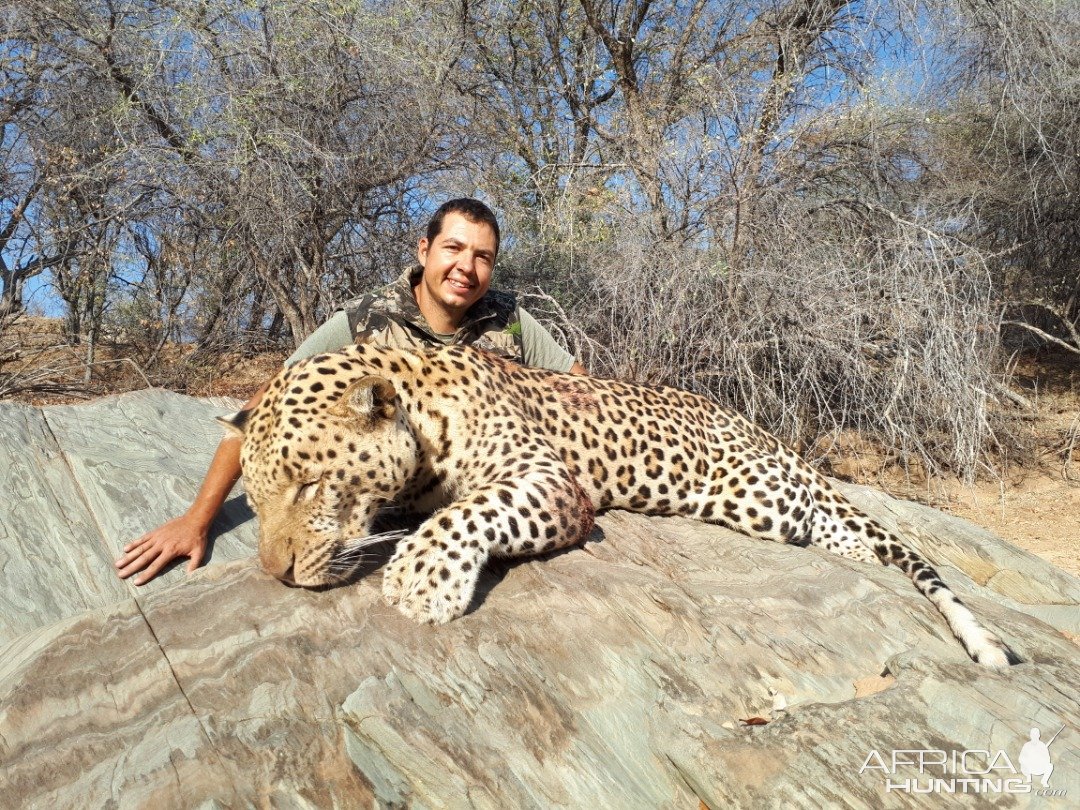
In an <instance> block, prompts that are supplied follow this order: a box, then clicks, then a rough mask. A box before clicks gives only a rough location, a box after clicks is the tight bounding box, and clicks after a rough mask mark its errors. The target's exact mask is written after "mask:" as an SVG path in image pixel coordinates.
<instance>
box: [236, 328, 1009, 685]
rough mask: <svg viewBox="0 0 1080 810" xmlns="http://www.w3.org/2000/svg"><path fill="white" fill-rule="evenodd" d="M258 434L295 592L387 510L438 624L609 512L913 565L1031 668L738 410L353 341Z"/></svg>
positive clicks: (297, 386) (340, 566) (983, 639)
mask: <svg viewBox="0 0 1080 810" xmlns="http://www.w3.org/2000/svg"><path fill="white" fill-rule="evenodd" d="M220 421H221V422H222V424H224V425H225V426H226V427H227V428H228V429H229V430H231V431H233V432H235V433H238V434H240V435H241V436H242V443H241V450H240V461H241V469H242V473H243V477H244V481H245V490H246V494H247V497H248V499H249V501H250V502H251V504H252V507H253V509H254V512H255V514H256V516H257V518H258V523H259V546H258V556H259V562H260V565H261V567H262V568H263V569H264V570H265V571H266V572H267V573H268V574H271V575H273V576H274V577H276V578H277V579H279V580H281V581H282V582H285V583H287V584H289V585H292V586H300V587H305V588H322V587H331V586H335V585H340V584H342V583H345V582H347V581H349V579H350V577H352V576H353V574H354V573H355V571H356V569H357V566H358V565H359V563H358V560H359V559H361V558H362V557H358V555H357V553H356V551H357V549H358V548H362V547H364V546H366V545H367V544H369V543H371V542H373V540H372V538H376V539H377V538H379V537H380V535H378V534H372V527H373V526H374V525H375V522H376V519H377V517H378V516H379V514H380V512H381V511H383V510H385V509H387V508H394V509H400V510H404V511H407V512H415V513H418V514H420V515H426V517H424V518H423V519H422V521H421V522H420V523H419V524H418V525H416V526H415V529H414V530H413V531H411V532H410V533H408V534H403V535H398V537H399V539H397V541H396V546H395V547H394V551H393V553H392V556H391V557H390V559H389V561H388V562H387V563H386V565H385V568H384V572H383V580H382V583H383V584H382V592H383V595H384V597H385V599H386V600H387V601H388V602H389V603H390V604H392V605H395V606H397V608H398V609H399V610H400V611H401V612H402V613H404V614H405V615H406V616H408V617H410V618H411V619H414V620H416V621H418V622H422V623H427V624H433V625H438V624H443V623H446V622H449V621H451V620H453V619H456V618H458V617H460V616H462V615H463V614H465V613H466V612H467V611H468V609H469V607H470V605H471V603H472V601H473V599H474V596H475V593H476V589H477V583H478V580H479V576H480V572H481V570H482V569H483V567H484V566H485V564H486V563H487V562H488V561H489V560H490V559H492V558H517V557H523V556H529V555H539V554H545V553H547V552H553V551H555V550H557V549H565V548H568V547H570V546H574V545H576V544H579V543H582V542H583V541H585V539H586V538H587V537H589V535H590V533H591V532H592V530H593V525H594V517H595V515H596V514H597V513H598V512H601V511H604V510H609V509H622V510H628V511H632V512H640V513H645V514H650V515H662V516H682V517H686V518H692V519H696V520H700V521H705V522H710V523H716V524H720V525H723V526H726V527H728V528H730V529H734V530H735V531H737V532H741V533H742V534H744V535H748V536H750V537H752V538H757V539H760V540H768V541H772V542H776V543H784V544H789V545H794V546H802V547H813V548H816V549H820V550H822V551H824V552H827V553H830V554H834V555H838V556H839V557H842V558H846V559H848V560H853V561H856V562H858V563H873V564H883V565H890V564H891V565H893V566H895V567H897V568H899V569H900V570H901V571H902V572H903V573H904V574H905V575H907V576H908V577H909V578H910V579H911V581H912V582H913V583H914V585H915V587H916V588H917V589H918V591H920V592H921V593H922V594H923V595H924V596H925V597H926V598H927V599H928V600H929V601H930V602H931V603H932V604H933V605H934V607H936V608H937V610H938V612H939V613H940V614H941V616H942V617H943V618H944V620H945V622H946V624H947V625H948V627H949V629H950V630H951V631H952V633H953V635H954V636H955V637H956V638H957V639H958V640H959V642H960V643H961V645H962V646H963V647H964V649H965V650H966V652H967V654H968V655H969V656H970V657H971V658H972V659H973V660H974V661H975V662H977V663H979V664H982V665H985V666H988V667H996V668H1004V667H1007V666H1009V665H1012V664H1016V663H1020V662H1021V659H1020V657H1019V656H1018V655H1017V654H1016V653H1015V652H1014V651H1013V650H1012V649H1011V648H1010V647H1009V646H1008V645H1007V644H1005V643H1004V642H1003V641H1002V640H1001V639H1000V638H999V637H998V636H997V635H995V634H994V633H993V632H991V631H989V630H987V629H986V628H985V627H983V625H981V624H980V623H979V621H978V620H977V619H976V617H975V616H974V615H973V614H972V612H971V611H970V610H969V609H968V607H967V606H966V605H965V604H964V603H963V602H962V601H961V600H960V599H959V598H958V597H957V596H956V595H955V593H954V592H953V591H952V590H951V589H950V588H949V587H948V586H947V585H946V584H945V582H944V581H943V580H942V578H941V577H940V576H939V574H938V572H937V571H936V570H935V569H934V568H933V567H932V566H931V565H930V563H928V562H927V561H926V559H924V558H923V556H921V555H920V554H919V553H917V552H916V551H915V550H914V549H913V548H911V547H910V545H909V544H907V543H906V542H905V541H904V540H903V539H902V538H901V537H900V536H899V535H898V534H897V533H895V532H893V531H891V530H889V529H887V528H885V527H884V526H883V525H882V524H881V523H880V522H879V521H877V520H875V519H873V518H872V517H870V516H868V515H867V514H865V513H864V512H863V511H862V510H860V509H859V508H858V507H856V506H855V505H854V504H852V503H851V502H850V501H849V500H848V499H847V498H846V497H845V496H844V495H843V494H841V493H840V492H839V491H838V490H837V489H836V488H835V487H834V486H833V485H832V484H831V483H830V482H829V480H828V479H827V478H826V477H825V476H824V475H823V474H821V473H820V472H819V471H818V470H817V469H815V468H814V467H813V466H811V465H810V464H809V463H808V462H806V461H804V460H803V459H802V458H801V457H800V456H799V455H798V454H797V453H796V452H795V451H794V450H792V449H790V448H789V447H788V446H787V445H785V444H784V443H783V442H782V441H780V440H779V439H778V438H776V437H775V436H774V435H772V434H771V433H769V432H767V431H766V430H764V429H762V428H761V427H759V426H757V425H755V424H754V423H753V422H751V421H749V420H748V419H746V418H745V417H743V416H742V415H740V414H739V413H737V412H736V411H734V410H730V409H728V408H725V407H723V406H721V405H719V404H717V403H716V402H714V401H713V400H711V399H709V398H707V397H705V396H702V395H699V394H695V393H692V392H689V391H685V390H681V389H678V388H671V387H665V386H657V385H647V384H640V383H634V382H628V381H623V380H616V379H604V378H600V377H596V376H588V375H576V374H569V373H559V372H554V371H548V370H542V369H535V368H528V367H524V366H521V365H517V364H515V363H514V362H512V361H510V360H507V359H504V358H500V357H498V356H496V355H494V354H490V353H487V352H484V351H482V350H480V349H477V348H474V347H471V346H460V345H459V346H449V347H439V348H434V349H426V350H401V349H396V348H392V347H388V346H382V345H374V344H370V343H358V344H355V345H349V346H346V347H344V348H343V349H341V350H340V351H337V352H332V353H328V354H320V355H316V356H314V357H311V358H309V359H307V360H304V361H301V362H299V363H296V364H295V365H293V366H291V367H288V368H286V369H283V370H282V371H281V372H280V373H279V374H278V375H277V376H275V377H274V379H273V380H272V381H271V382H270V384H269V386H268V388H267V390H266V392H265V393H264V395H263V396H262V398H261V400H259V402H258V403H257V404H256V405H254V406H253V407H251V408H249V409H247V410H242V411H240V412H238V413H236V414H233V415H231V416H229V417H223V418H221V419H220Z"/></svg>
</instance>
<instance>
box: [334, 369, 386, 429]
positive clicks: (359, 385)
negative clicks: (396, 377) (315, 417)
mask: <svg viewBox="0 0 1080 810" xmlns="http://www.w3.org/2000/svg"><path fill="white" fill-rule="evenodd" d="M397 405H398V396H397V391H395V390H394V386H393V384H392V383H391V382H390V381H389V380H387V379H386V378H384V377H374V376H371V375H368V376H367V377H362V378H360V379H359V380H357V381H356V382H354V383H353V384H352V385H350V386H349V387H348V388H347V389H345V392H344V393H343V394H342V395H341V399H340V400H338V402H337V404H336V405H334V407H332V408H331V409H330V412H331V413H334V414H337V415H338V416H344V417H347V418H351V419H360V420H365V421H366V420H371V419H393V418H394V414H395V413H397Z"/></svg>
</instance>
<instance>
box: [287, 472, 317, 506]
mask: <svg viewBox="0 0 1080 810" xmlns="http://www.w3.org/2000/svg"><path fill="white" fill-rule="evenodd" d="M321 483H322V479H321V478H320V479H319V480H318V481H312V482H311V483H308V484H304V485H303V486H301V487H300V488H299V489H298V490H296V495H295V496H293V503H299V502H300V501H310V500H314V498H315V496H316V495H318V494H319V484H321Z"/></svg>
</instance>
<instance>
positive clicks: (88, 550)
mask: <svg viewBox="0 0 1080 810" xmlns="http://www.w3.org/2000/svg"><path fill="white" fill-rule="evenodd" d="M228 409H229V407H228V406H227V405H223V404H221V403H207V402H198V401H195V400H190V399H188V398H184V397H179V396H177V395H171V394H166V393H163V392H142V393H139V394H134V395H124V396H121V397H117V398H111V399H108V400H101V401H98V402H95V403H92V404H88V405H81V406H70V407H53V408H45V409H32V408H25V407H21V406H15V405H0V486H3V487H4V491H7V492H10V493H12V496H11V497H9V498H8V499H5V500H4V502H3V503H2V504H0V563H2V564H0V633H2V634H3V635H2V636H0V639H2V640H0V796H2V797H3V800H2V802H0V804H3V806H5V807H7V806H11V807H41V808H54V807H83V806H87V807H103V806H112V807H147V806H154V807H178V808H180V807H183V808H186V807H249V806H258V807H293V806H299V807H336V806H344V807H353V806H377V807H426V808H439V807H448V808H457V807H493V808H495V807H497V808H502V807H523V808H528V807H535V808H548V807H596V806H604V807H620V808H622V807H626V808H637V807H640V808H657V807H672V808H676V807H678V808H684V807H698V806H700V804H701V803H703V804H704V805H705V806H707V807H712V808H722V807H753V808H757V807H792V806H807V807H811V806H812V807H823V806H835V807H922V806H927V804H928V802H929V800H928V797H927V796H926V795H919V794H915V793H911V792H905V791H904V790H902V789H898V788H897V785H904V784H908V786H909V789H910V780H915V787H916V788H921V787H925V786H927V785H929V786H930V787H931V788H934V789H935V790H936V791H937V793H936V794H935V795H934V797H933V801H932V802H929V803H932V804H934V805H935V806H937V805H941V806H973V807H974V806H1002V807H1013V806H1036V805H1038V806H1042V805H1048V806H1062V807H1066V806H1075V805H1074V804H1072V803H1073V802H1075V801H1076V798H1077V797H1078V796H1080V782H1078V779H1080V756H1078V754H1077V751H1078V747H1080V746H1078V740H1080V737H1078V734H1080V730H1078V722H1077V721H1078V712H1077V705H1078V698H1080V694H1078V686H1077V685H1078V684H1080V665H1078V663H1080V662H1078V656H1077V647H1076V645H1075V643H1074V641H1075V639H1076V638H1077V636H1078V635H1080V583H1078V582H1077V580H1076V579H1074V578H1072V577H1070V576H1068V575H1067V574H1064V573H1063V572H1060V571H1058V570H1057V569H1054V568H1053V567H1052V566H1050V565H1049V564H1047V563H1044V562H1042V561H1040V560H1038V559H1037V558H1034V557H1032V556H1031V555H1028V554H1026V553H1024V552H1022V551H1019V550H1017V549H1014V548H1012V547H1010V546H1008V545H1007V544H1005V543H1003V542H1002V541H1000V540H998V539H996V538H994V537H993V536H991V535H989V534H988V533H986V532H984V531H982V530H981V529H978V528H976V527H974V526H972V525H971V524H969V523H966V522H964V521H962V520H959V519H956V518H951V517H948V516H946V515H943V514H941V513H939V512H936V511H934V510H931V509H927V508H925V507H921V506H918V505H915V504H910V503H904V502H899V501H895V500H892V499H889V498H887V497H886V496H883V495H881V494H880V493H876V492H874V491H872V490H866V489H862V488H853V487H848V488H846V490H847V492H848V494H849V496H850V497H852V499H853V500H855V501H857V502H858V503H859V504H860V505H861V506H862V507H863V508H865V509H866V510H867V511H869V512H871V513H873V514H874V515H875V516H876V517H879V518H880V519H882V520H883V521H886V522H891V523H892V524H893V525H894V526H895V527H897V528H898V529H899V530H900V531H902V532H903V533H904V534H905V536H907V537H908V538H909V540H910V542H911V543H912V544H913V545H914V546H916V547H917V548H919V549H920V550H921V551H922V552H923V553H924V554H925V555H926V556H927V557H929V558H930V559H931V560H932V561H933V562H934V563H935V564H937V565H938V566H939V568H940V570H941V572H942V574H943V576H944V577H945V578H946V579H947V580H948V582H949V583H950V584H951V585H952V586H953V588H954V589H955V590H956V591H957V592H958V593H959V594H960V595H961V597H962V598H964V599H965V601H967V602H968V603H969V604H970V605H971V607H972V609H973V610H974V611H975V612H976V613H977V614H978V615H979V616H980V618H982V619H983V620H984V621H985V622H986V623H988V624H990V625H993V626H994V627H996V628H997V629H999V630H1000V631H1001V633H1002V635H1003V636H1004V637H1005V638H1006V640H1007V641H1008V642H1009V643H1010V644H1012V645H1013V646H1014V648H1015V649H1017V650H1018V651H1020V652H1021V653H1022V654H1023V655H1024V656H1025V657H1026V659H1027V661H1028V663H1025V664H1023V665H1021V666H1018V667H1013V668H1011V669H1009V670H1007V671H1004V672H994V671H989V670H986V669H983V668H980V667H978V666H977V665H975V664H973V663H971V662H970V661H969V660H968V659H967V657H966V656H965V655H964V653H963V651H962V649H961V648H960V646H959V645H958V644H957V643H956V642H955V640H953V639H952V637H951V636H950V635H949V633H948V630H947V628H946V627H945V624H944V622H943V621H942V620H941V618H940V616H938V615H937V613H936V612H935V611H934V609H933V608H932V606H931V605H930V604H929V603H928V602H926V600H924V599H923V598H922V597H921V596H920V595H919V594H918V593H917V592H916V591H915V589H914V588H913V587H912V585H911V583H910V582H908V581H907V580H906V579H905V578H904V577H903V576H902V575H900V573H899V572H898V571H896V570H895V569H884V568H880V567H876V566H868V565H862V564H858V563H853V562H849V561H845V560H841V559H838V558H835V557H831V556H826V555H823V554H820V553H818V552H816V551H814V550H806V549H798V548H791V547H782V546H775V545H771V544H765V543H760V542H756V541H753V540H750V539H748V538H745V537H742V536H740V535H737V534H734V533H732V532H729V531H726V530H724V529H722V528H719V527H715V526H708V525H704V524H700V523H695V522H692V521H686V520H681V519H671V518H649V517H643V516H639V515H630V514H627V513H622V512H612V513H609V514H607V515H604V516H602V517H601V518H600V519H599V521H598V528H597V530H596V532H594V534H593V536H592V537H591V538H590V541H589V542H587V543H586V544H585V545H584V546H582V547H579V548H574V549H571V550H568V551H565V552H562V553H557V554H553V555H548V556H547V557H544V558H537V559H532V560H527V561H523V562H518V563H514V564H495V565H493V566H491V568H490V570H489V571H488V572H486V573H485V575H484V578H483V580H482V587H481V594H480V595H479V596H478V599H477V601H476V603H475V604H474V607H473V609H472V610H471V612H470V613H469V614H468V615H466V616H465V617H464V618H462V619H460V620H458V621H456V622H453V623H451V624H450V625H447V626H444V627H438V628H430V627H419V626H416V625H414V624H412V623H411V622H409V621H408V620H406V619H405V618H403V617H402V616H400V615H399V614H398V613H397V612H396V611H395V610H393V609H392V608H390V607H388V606H386V605H385V604H384V603H383V602H382V600H381V597H380V583H379V577H378V572H377V570H376V569H377V566H378V564H379V563H380V560H379V559H378V558H375V559H373V560H372V563H371V565H370V566H369V572H368V573H367V575H366V576H363V577H362V578H360V579H359V580H358V581H357V582H356V583H355V584H352V585H349V586H345V587H340V588H334V589H329V590H324V591H305V590H301V589H291V588H287V587H285V586H283V585H281V584H280V583H278V582H276V581H275V580H273V579H271V578H269V577H267V576H265V575H264V574H262V573H261V572H260V571H259V570H258V568H257V566H256V564H255V561H254V559H253V558H252V556H251V555H252V551H253V549H254V546H255V537H256V533H255V528H254V525H253V523H254V521H253V520H252V519H250V517H249V513H247V512H246V510H245V508H244V507H243V504H242V502H241V501H240V500H239V498H237V499H234V500H233V501H232V502H230V509H229V513H228V515H227V516H226V520H225V521H223V522H222V524H221V525H220V526H219V527H218V534H217V536H216V538H215V542H214V546H213V548H212V550H211V556H210V560H209V564H208V565H207V566H206V567H205V568H203V569H201V570H200V571H199V572H197V573H196V574H194V575H191V576H186V575H184V573H183V568H182V566H178V567H177V568H175V569H174V570H173V571H171V572H170V573H168V574H167V575H166V576H165V577H163V578H161V579H160V580H159V581H156V582H155V583H151V584H150V585H148V586H144V587H143V588H134V587H133V586H130V585H128V584H126V583H121V582H120V581H119V580H117V579H116V577H115V574H114V573H113V569H112V562H111V561H112V559H113V557H114V556H115V555H116V554H118V553H119V549H120V547H121V546H122V545H123V544H124V542H126V541H127V540H128V539H131V537H133V536H137V535H138V534H141V533H142V532H143V531H146V530H147V529H149V528H151V527H152V526H153V525H156V524H157V523H159V522H160V521H161V520H163V519H165V518H166V517H168V516H170V515H171V514H174V513H176V512H178V511H179V510H180V509H182V508H183V507H184V506H185V505H186V503H187V502H188V501H189V500H190V498H191V496H192V495H193V494H194V491H195V489H196V488H197V486H198V483H199V481H200V480H201V477H202V474H203V472H204V471H205V467H206V464H207V463H208V461H209V458H210V455H211V453H212V451H213V446H214V445H215V444H216V442H217V439H218V438H219V437H220V431H219V429H218V428H216V427H215V426H214V425H213V423H212V422H211V420H210V417H211V416H212V415H213V414H216V413H223V412H225V411H226V410H228ZM781 704H783V705H782V706H781ZM774 706H777V707H779V708H776V709H774ZM753 718H760V719H761V720H767V721H768V722H767V724H764V725H747V724H745V723H744V722H743V721H746V720H751V719H753ZM1062 727H1064V731H1062V732H1061V734H1060V735H1059V737H1058V738H1057V740H1055V742H1054V743H1053V745H1052V747H1051V749H1050V751H1051V755H1052V757H1053V761H1054V765H1055V770H1054V773H1053V775H1052V777H1051V780H1050V787H1051V788H1052V789H1053V791H1054V792H1055V795H1052V796H1037V795H1035V792H1034V791H1036V790H1038V789H1039V788H1041V785H1040V784H1039V782H1038V780H1037V779H1036V782H1035V785H1034V787H1033V788H1032V790H1033V792H1031V793H1008V792H1004V791H1002V792H994V791H992V790H991V791H990V792H987V793H980V794H978V795H975V794H971V793H968V794H964V793H961V792H958V793H951V794H943V793H941V792H940V791H941V790H943V789H944V788H945V787H947V786H948V785H941V784H937V785H934V784H933V783H931V782H928V781H927V780H928V779H933V778H941V777H943V776H944V777H947V778H946V779H945V780H944V781H946V782H947V781H948V780H949V779H952V780H953V782H952V785H951V786H952V788H953V789H954V790H956V789H957V787H958V785H957V783H956V781H955V780H956V778H957V777H963V776H965V774H963V773H960V774H955V773H953V774H948V773H944V772H942V769H941V768H940V767H939V768H937V769H936V770H935V769H934V768H932V767H931V768H928V769H925V771H924V772H923V773H921V774H920V773H919V772H918V771H917V769H916V768H915V767H914V766H911V765H904V764H899V765H897V766H896V767H895V768H892V756H893V753H894V752H895V751H900V750H909V751H911V750H917V751H921V750H926V751H930V752H945V753H946V754H948V755H949V756H954V753H953V752H956V755H959V756H960V757H961V761H962V764H963V765H965V766H966V769H967V770H979V769H983V770H985V769H987V768H988V766H990V765H993V766H994V767H993V768H992V769H990V770H989V774H988V775H989V776H992V777H997V776H1002V777H1005V776H1012V775H1013V774H1012V773H1011V772H1009V771H1008V769H1007V767H1006V760H1007V761H1008V762H1009V763H1010V764H1012V765H1014V766H1015V767H1016V768H1019V765H1018V757H1019V751H1020V748H1021V746H1022V745H1023V743H1024V742H1025V741H1027V739H1028V736H1029V733H1030V730H1031V729H1032V728H1039V729H1040V730H1041V731H1042V734H1043V739H1044V740H1049V739H1050V737H1051V736H1052V735H1053V734H1054V732H1056V731H1058V729H1060V728H1062ZM965 751H967V752H976V753H974V754H968V755H964V754H963V752H965ZM977 752H987V753H986V754H979V753H977ZM999 752H1004V755H1005V758H1004V759H1003V758H1002V756H1001V754H1000V753H999ZM875 754H876V755H877V757H878V758H877V759H875V758H874V755H875ZM906 756H907V758H908V760H910V758H911V756H912V755H910V754H908V755H906ZM935 757H936V754H930V755H928V756H927V758H928V759H930V760H931V761H933V760H934V759H935ZM901 760H902V761H907V760H905V759H904V755H901ZM879 763H881V764H883V765H885V766H888V767H889V768H892V773H887V772H886V771H884V770H883V769H882V767H880V766H879ZM867 765H869V767H867ZM860 771H861V772H860ZM890 785H891V788H890ZM959 787H960V788H961V789H962V788H963V787H964V785H962V784H961V785H959ZM968 787H969V789H970V786H968ZM1003 787H1004V785H1003ZM1013 787H1016V785H1013ZM1062 791H1064V793H1060V792H1062Z"/></svg>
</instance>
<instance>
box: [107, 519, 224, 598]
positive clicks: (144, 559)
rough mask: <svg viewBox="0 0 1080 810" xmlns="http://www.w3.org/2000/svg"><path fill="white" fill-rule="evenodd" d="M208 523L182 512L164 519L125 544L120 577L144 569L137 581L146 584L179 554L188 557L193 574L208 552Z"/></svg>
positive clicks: (117, 563) (120, 565)
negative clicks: (160, 523)
mask: <svg viewBox="0 0 1080 810" xmlns="http://www.w3.org/2000/svg"><path fill="white" fill-rule="evenodd" d="M206 538H207V527H206V526H205V525H204V524H203V523H202V522H201V521H198V520H195V519H194V518H192V517H190V516H188V515H181V516H180V517H178V518H173V519H172V520H170V521H169V522H168V523H164V524H162V525H161V526H158V528H156V529H154V530H153V531H151V532H147V533H146V534H144V535H143V536H142V537H140V538H139V539H138V540H134V541H132V542H130V543H128V544H127V545H126V546H124V556H122V557H120V559H118V560H117V561H116V567H117V569H118V570H117V573H118V574H119V575H120V579H127V578H128V577H130V576H131V575H132V574H134V573H136V572H138V571H141V572H142V573H141V574H139V576H138V577H136V579H135V584H136V585H144V584H145V583H147V582H149V581H150V580H151V579H153V578H154V577H156V576H157V575H158V573H159V572H160V571H161V569H162V568H164V567H165V566H166V565H168V564H169V563H170V562H172V561H173V560H175V559H176V558H177V557H189V558H190V560H191V561H190V562H189V563H188V566H187V570H188V573H189V574H190V573H191V572H192V571H194V570H195V569H196V568H198V567H199V564H200V563H201V562H202V558H203V554H205V553H206Z"/></svg>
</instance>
